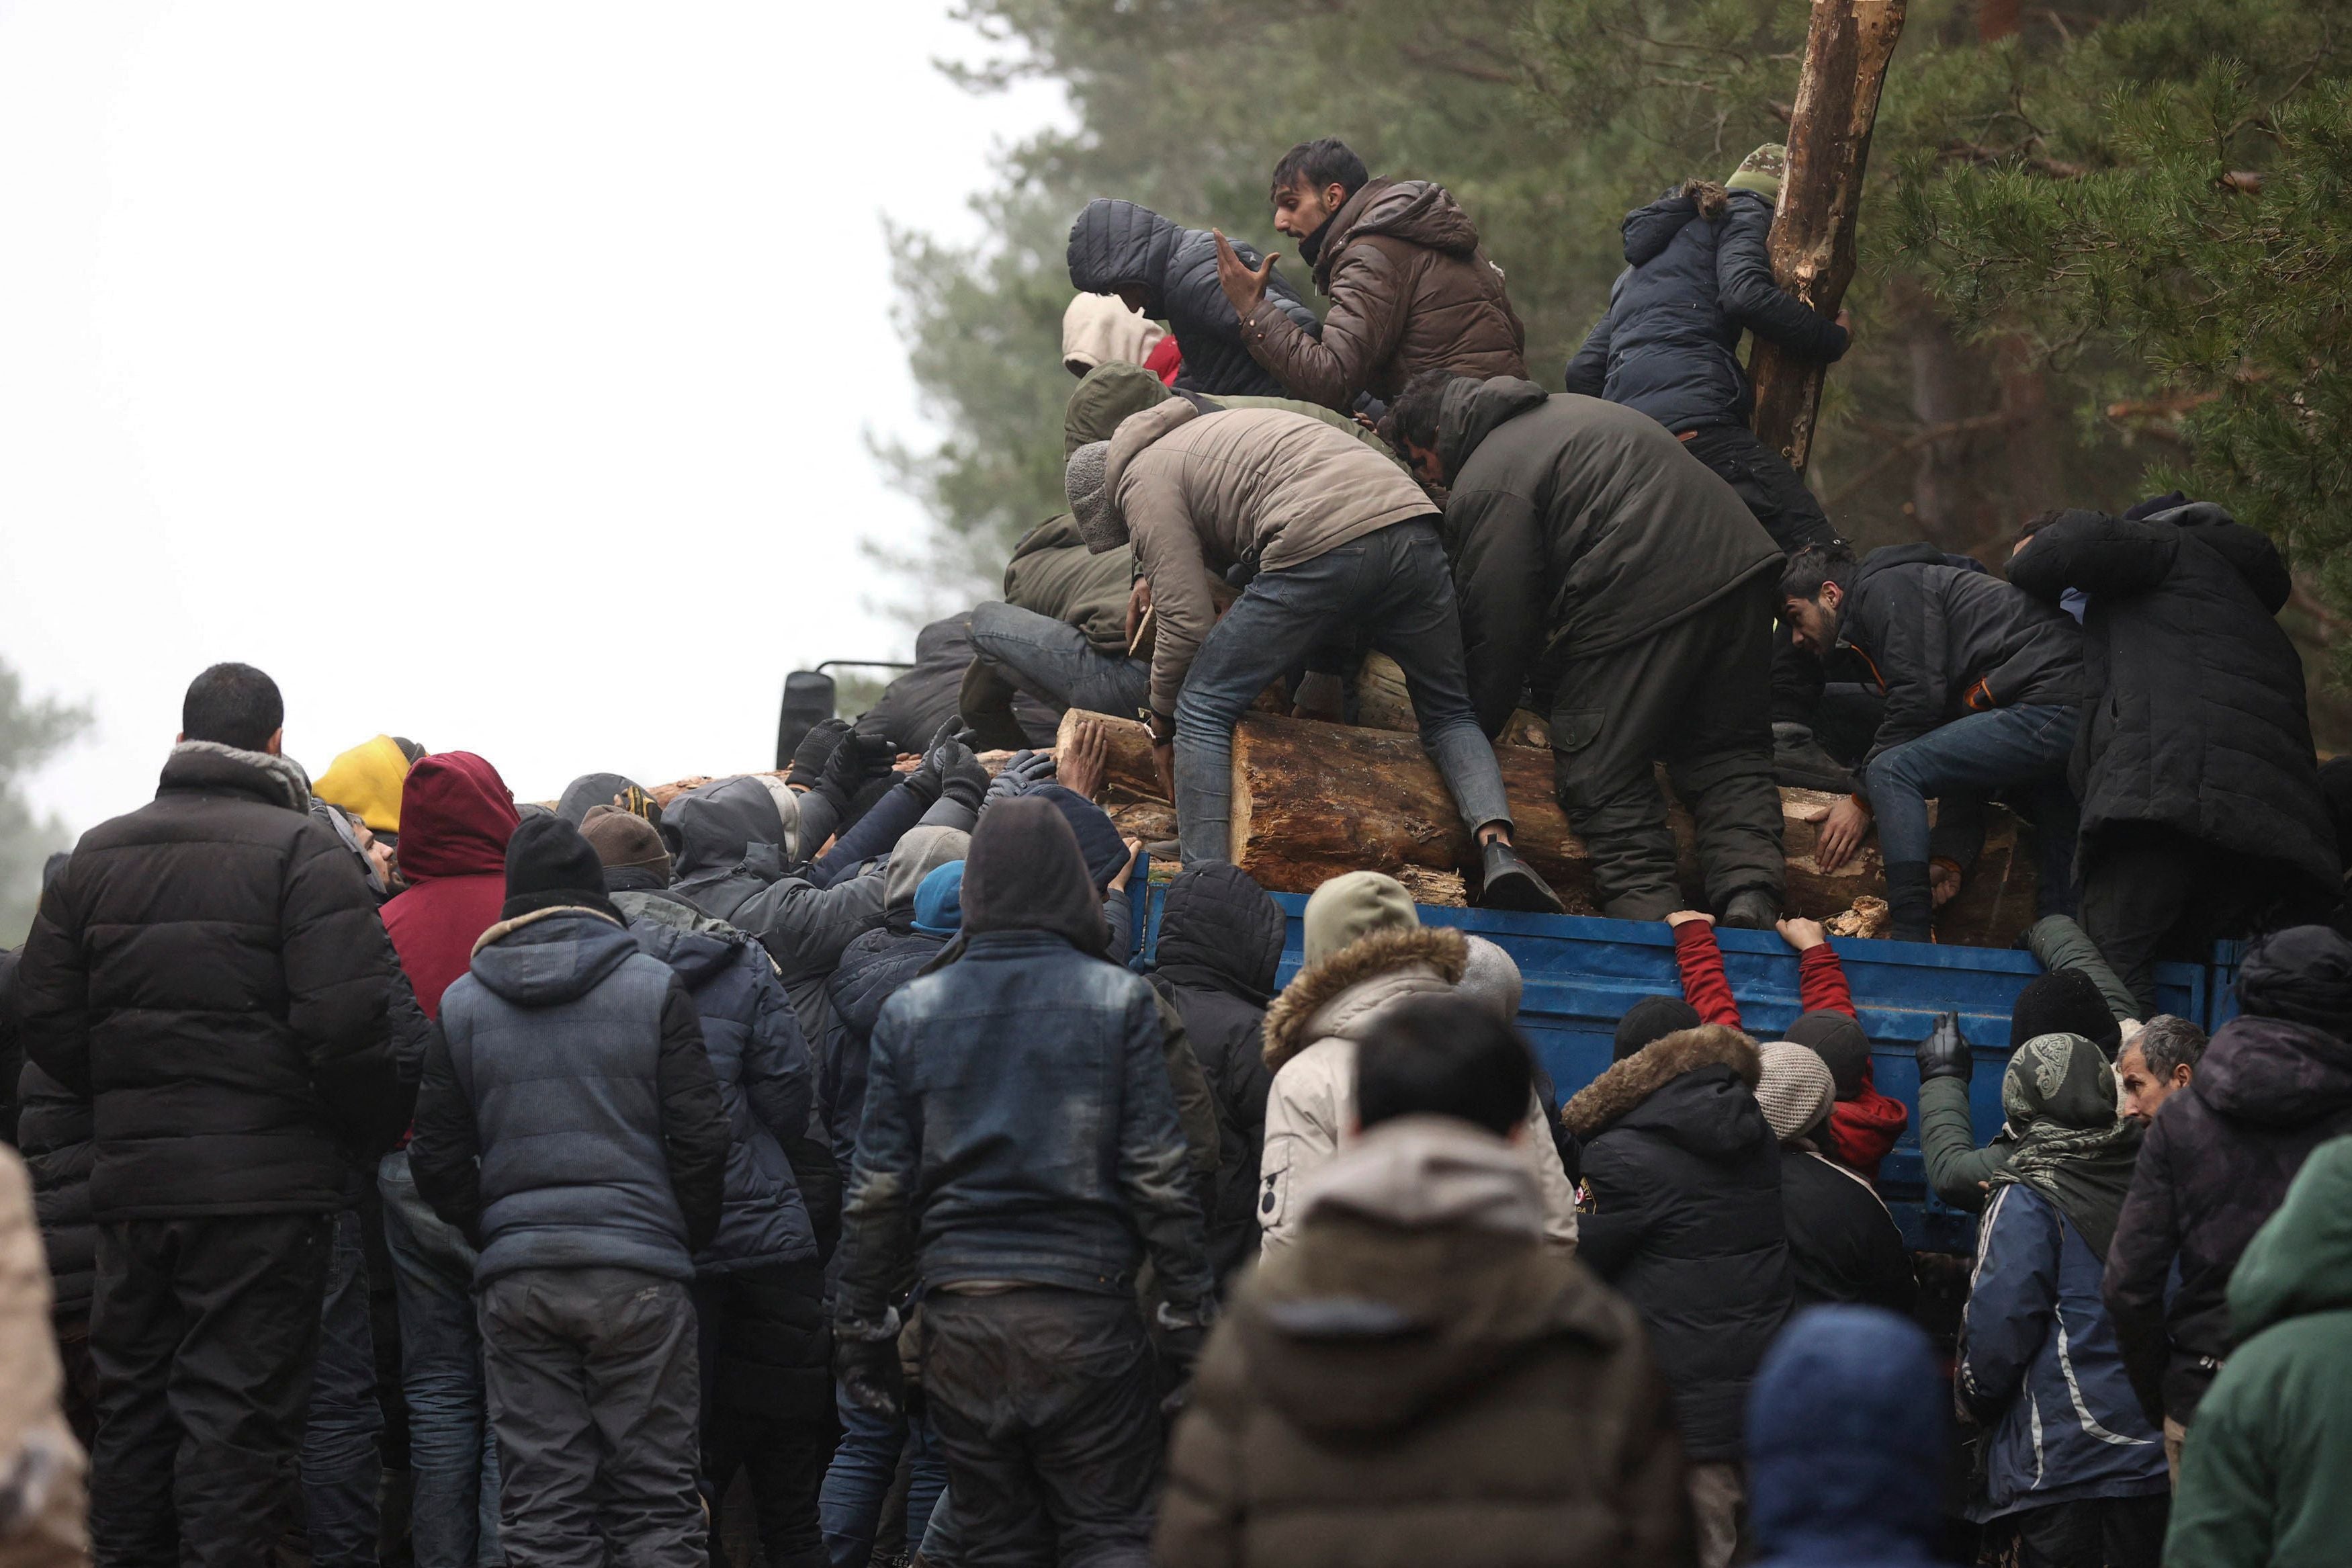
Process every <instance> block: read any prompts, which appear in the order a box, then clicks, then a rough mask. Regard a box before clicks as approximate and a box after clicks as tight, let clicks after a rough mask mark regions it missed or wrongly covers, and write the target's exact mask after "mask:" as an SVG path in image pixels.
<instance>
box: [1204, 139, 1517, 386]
mask: <svg viewBox="0 0 2352 1568" xmlns="http://www.w3.org/2000/svg"><path fill="white" fill-rule="evenodd" d="M1315 286H1316V287H1317V288H1318V289H1321V290H1322V291H1323V292H1324V294H1325V295H1326V296H1328V298H1329V300H1330V301H1331V309H1330V310H1329V312H1328V314H1326V315H1325V316H1324V318H1323V335H1322V337H1321V338H1320V339H1317V338H1313V337H1309V336H1308V335H1307V332H1306V331H1303V330H1302V329H1301V328H1300V327H1299V326H1298V324H1297V322H1296V321H1292V320H1291V319H1290V315H1289V312H1287V311H1286V310H1284V309H1283V308H1282V307H1281V306H1280V305H1279V304H1278V303H1277V302H1276V300H1275V299H1274V298H1273V297H1272V295H1271V294H1269V295H1268V296H1267V298H1265V299H1264V300H1260V301H1258V304H1257V308H1256V309H1255V310H1252V311H1251V312H1250V314H1249V316H1248V319H1247V320H1245V321H1243V323H1242V341H1243V342H1245V343H1246V344H1248V346H1249V352H1250V354H1251V356H1252V357H1254V358H1255V360H1256V361H1257V363H1260V364H1262V365H1264V366H1265V368H1266V369H1268V370H1270V371H1272V372H1273V373H1274V376H1275V379H1276V380H1277V381H1279V382H1280V383H1281V384H1282V386H1283V389H1284V390H1285V391H1286V392H1288V393H1289V394H1290V395H1291V396H1293V397H1303V398H1305V399H1307V401H1308V402H1309V403H1320V404H1323V405H1327V406H1328V407H1332V408H1340V409H1345V408H1351V407H1353V406H1354V405H1355V402H1356V397H1357V395H1359V394H1360V393H1365V392H1369V393H1370V394H1371V395H1373V396H1375V397H1381V398H1390V397H1394V396H1395V395H1397V394H1398V393H1399V392H1402V390H1404V384H1405V383H1406V382H1408V381H1411V380H1412V378H1413V376H1414V375H1415V374H1418V373H1419V372H1422V371H1424V370H1450V371H1453V372H1454V374H1457V375H1468V376H1477V377H1481V378H1483V377H1486V376H1490V375H1525V374H1528V364H1527V357H1526V350H1527V342H1528V333H1527V329H1526V328H1525V327H1523V326H1521V325H1520V324H1519V318H1518V314H1517V311H1515V310H1512V309H1511V298H1510V295H1509V294H1508V293H1507V291H1506V290H1505V289H1504V288H1503V269H1502V268H1499V267H1497V266H1496V265H1495V264H1494V263H1493V262H1492V261H1489V260H1487V259H1486V252H1485V251H1484V250H1482V249H1480V248H1479V246H1478V229H1477V226H1475V225H1474V224H1473V223H1472V222H1471V221H1470V217H1469V215H1468V214H1466V213H1465V212H1464V211H1463V210H1462V208H1461V207H1460V205H1457V204H1456V203H1455V202H1454V198H1453V196H1452V195H1448V194H1447V192H1446V190H1445V187H1444V186H1443V185H1433V184H1430V183H1429V182H1428V181H1426V180H1386V179H1382V180H1369V181H1366V182H1365V183H1364V184H1363V185H1361V186H1360V187H1359V188H1358V190H1357V191H1356V193H1355V194H1354V195H1351V196H1349V198H1348V199H1347V201H1346V202H1345V203H1343V204H1341V205H1340V208H1339V211H1338V212H1336V213H1333V214H1332V215H1331V217H1330V219H1329V221H1328V222H1327V223H1326V224H1325V225H1324V226H1323V228H1322V231H1321V233H1320V234H1319V236H1318V240H1317V249H1316V254H1315ZM1180 335H1181V334H1180ZM1191 352H1192V351H1191V349H1190V348H1189V347H1188V348H1187V349H1186V351H1185V353H1186V355H1187V357H1190V355H1191Z"/></svg>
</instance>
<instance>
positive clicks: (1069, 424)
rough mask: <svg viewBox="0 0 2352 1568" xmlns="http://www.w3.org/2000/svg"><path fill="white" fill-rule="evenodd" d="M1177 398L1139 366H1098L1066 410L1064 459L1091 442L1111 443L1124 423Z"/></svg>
mask: <svg viewBox="0 0 2352 1568" xmlns="http://www.w3.org/2000/svg"><path fill="white" fill-rule="evenodd" d="M1173 396H1175V394H1174V393H1172V392H1171V391H1169V390H1168V386H1167V384H1166V383H1164V382H1162V381H1161V380H1160V378H1159V377H1158V376H1156V375H1154V374H1151V373H1150V371H1148V370H1146V369H1144V368H1143V366H1142V365H1141V364H1140V363H1136V364H1117V363H1113V364H1104V365H1097V367H1096V368H1094V369H1093V370H1090V371H1088V372H1087V374H1086V376H1085V378H1084V379H1082V380H1081V381H1080V382H1079V383H1078V385H1077V390H1076V391H1075V392H1073V393H1071V394H1070V403H1069V406H1068V407H1067V408H1066V409H1065V410H1064V411H1063V414H1062V456H1063V457H1064V458H1068V457H1069V455H1070V454H1071V453H1073V452H1075V451H1076V450H1077V449H1078V448H1079V447H1083V446H1086V445H1087V443H1088V442H1090V441H1108V440H1109V439H1110V438H1111V433H1112V432H1113V431H1115V430H1117V429H1118V424H1119V421H1120V420H1122V419H1124V418H1126V417H1127V416H1129V415H1130V414H1140V413H1142V412H1143V411H1144V410H1145V409H1147V408H1151V407H1155V406H1157V405H1160V404H1162V403H1165V402H1167V401H1168V400H1169V399H1170V398H1171V397H1173Z"/></svg>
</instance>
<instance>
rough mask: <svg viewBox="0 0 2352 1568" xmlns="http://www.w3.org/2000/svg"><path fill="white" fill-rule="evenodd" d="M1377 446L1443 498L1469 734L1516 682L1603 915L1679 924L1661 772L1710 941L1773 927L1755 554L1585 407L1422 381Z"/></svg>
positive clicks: (1621, 411) (1762, 618) (1781, 875)
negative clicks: (1684, 808)
mask: <svg viewBox="0 0 2352 1568" xmlns="http://www.w3.org/2000/svg"><path fill="white" fill-rule="evenodd" d="M1381 433H1382V434H1383V435H1384V436H1385V437H1387V439H1388V442H1389V445H1390V446H1391V447H1394V448H1396V450H1397V451H1398V452H1399V453H1400V454H1401V455H1402V456H1404V457H1405V458H1407V460H1408V461H1410V462H1411V463H1412V466H1413V470H1414V472H1416V473H1418V474H1419V475H1420V476H1421V477H1422V479H1423V482H1424V483H1426V484H1428V485H1431V486H1438V485H1443V486H1445V487H1447V489H1448V499H1447V500H1446V504H1445V544H1446V552H1447V553H1448V554H1449V555H1451V556H1452V557H1453V561H1454V584H1455V586H1456V588H1457V590H1458V592H1459V593H1460V595H1461V597H1462V631H1463V642H1464V645H1465V658H1466V659H1467V668H1468V673H1469V686H1470V695H1471V700H1472V702H1473V704H1474V705H1475V708H1476V710H1477V721H1478V722H1479V723H1480V724H1481V725H1482V726H1483V727H1484V728H1485V730H1486V732H1487V733H1488V734H1494V733H1496V731H1500V730H1501V729H1502V727H1503V724H1504V723H1505V721H1507V720H1508V719H1509V718H1510V716H1511V710H1512V709H1513V708H1515V707H1517V705H1518V702H1519V696H1520V692H1521V691H1522V689H1526V688H1527V687H1528V684H1529V680H1530V678H1531V677H1532V679H1533V684H1534V688H1535V691H1536V700H1537V701H1538V703H1543V704H1548V705H1549V707H1550V711H1551V744H1552V754H1553V757H1554V768H1555V779H1556V784H1557V788H1558V790H1559V803H1560V806H1561V808H1562V809H1563V810H1565V811H1566V812H1567V813H1568V819H1569V823H1570V826H1573V827H1574V828H1575V829H1576V832H1577V834H1578V836H1579V837H1581V838H1582V839H1583V840H1584V842H1585V846H1586V847H1587V848H1588V849H1589V850H1590V851H1591V856H1592V868H1593V885H1594V890H1595V891H1596V892H1597V893H1598V894H1599V895H1600V899H1601V912H1602V913H1603V914H1606V915H1608V916H1610V917H1612V919H1616V920H1638V921H1659V920H1664V919H1665V918H1666V916H1667V915H1669V914H1671V913H1673V912H1674V911H1675V910H1678V909H1681V908H1683V907H1684V900H1683V895H1682V893H1681V891H1680V889H1679V888H1678V886H1677V881H1676V878H1675V839H1674V834H1673V833H1672V832H1671V831H1670V830H1669V829H1668V827H1667V826H1666V803H1665V801H1664V799H1663V798H1662V797H1661V796H1660V795H1659V794H1658V786H1657V784H1656V781H1655V779H1654V777H1653V773H1652V769H1653V767H1654V764H1655V763H1659V762H1664V763H1665V764H1666V767H1667V771H1668V775H1669V776H1670V777H1671V778H1672V779H1673V781H1674V785H1675V794H1676V795H1680V796H1681V797H1682V799H1683V801H1684V802H1685V804H1686V805H1688V806H1689V807H1690V810H1691V816H1692V818H1693V820H1694V821H1695V823H1696V826H1697V831H1698V858H1699V865H1700V867H1701V868H1702V869H1703V870H1704V872H1705V874H1706V896H1707V900H1708V902H1709V903H1710V904H1711V905H1712V906H1713V908H1714V910H1715V912H1716V913H1717V915H1719V916H1720V918H1721V920H1722V921H1723V923H1724V924H1726V925H1730V926H1744V927H1748V928H1751V929H1754V930H1759V931H1760V930H1767V929H1769V927H1770V926H1771V925H1772V923H1773V921H1775V920H1777V919H1778V918H1779V916H1780V903H1781V895H1782V892H1783V889H1784V885H1785V880H1786V877H1787V870H1788V868H1787V864H1786V862H1785V861H1784V860H1783V858H1782V856H1781V844H1780V820H1781V814H1780V791H1779V790H1778V788H1777V787H1775V785H1774V784H1773V780H1772V730H1771V723H1770V716H1769V715H1770V695H1771V692H1770V685H1771V668H1772V608H1773V579H1774V574H1776V573H1777V572H1778V570H1779V568H1780V559H1781V557H1780V547H1779V546H1778V545H1776V544H1774V543H1773V542H1772V538H1771V536H1770V535H1769V534H1768V533H1766V532H1765V531H1764V529H1763V527H1762V525H1761V524H1759V523H1758V522H1757V521H1756V519H1755V518H1754V517H1752V516H1750V515H1749V513H1748V508H1747V507H1746V506H1745V505H1743V504H1742V503H1741V501H1740V499H1739V497H1738V495H1737V494H1736V493H1735V492H1734V491H1733V490H1732V489H1731V487H1730V486H1729V485H1727V484H1725V483H1724V482H1723V481H1722V480H1721V479H1717V477H1716V476H1715V475H1713V474H1712V473H1709V472H1708V471H1707V470H1706V468H1705V467H1703V466H1702V465H1700V464H1698V463H1696V462H1694V461H1693V460H1692V459H1691V457H1690V455H1689V454H1688V453H1687V452H1685V451H1684V450H1683V448H1682V444H1681V443H1680V442H1678V441H1676V440H1675V438H1674V437H1673V436H1672V435H1671V434H1669V433H1668V432H1667V430H1666V428H1665V426H1662V425H1660V424H1659V423H1658V422H1657V421H1656V420H1654V419H1652V418H1650V417H1649V416H1647V415H1644V414H1641V413H1638V412H1636V411H1635V410H1633V409H1631V408H1624V407H1621V406H1619V405H1616V404H1613V403H1604V402H1602V401H1601V400H1600V399H1599V398H1594V397H1580V396H1576V395H1570V394H1561V395H1558V396H1551V395H1547V394H1546V393H1545V392H1544V390H1543V389H1542V388H1541V387H1539V386H1537V385H1536V384H1534V383H1532V382H1527V381H1520V380H1518V379H1517V378H1515V377H1509V376H1498V377H1496V378H1495V379H1494V380H1492V381H1483V382H1482V381H1473V380H1471V379H1469V378H1467V377H1465V376H1458V375H1453V374H1448V373H1446V372H1444V371H1427V372H1424V373H1423V374H1420V375H1416V376H1414V377H1413V378H1412V383H1411V384H1409V385H1407V386H1406V388H1405V390H1404V392H1403V394H1402V395H1401V396H1399V397H1398V399H1397V400H1396V402H1395V403H1393V404H1391V405H1390V408H1389V417H1388V421H1387V423H1386V424H1384V425H1383V426H1381ZM1416 702H1418V699H1416Z"/></svg>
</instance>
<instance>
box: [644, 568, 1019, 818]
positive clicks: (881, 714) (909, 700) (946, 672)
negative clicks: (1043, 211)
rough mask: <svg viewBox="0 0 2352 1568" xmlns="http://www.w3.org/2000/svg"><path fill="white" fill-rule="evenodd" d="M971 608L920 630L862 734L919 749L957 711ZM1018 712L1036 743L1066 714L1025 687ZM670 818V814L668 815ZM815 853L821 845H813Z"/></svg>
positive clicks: (863, 718)
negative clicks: (908, 664)
mask: <svg viewBox="0 0 2352 1568" xmlns="http://www.w3.org/2000/svg"><path fill="white" fill-rule="evenodd" d="M971 658H972V653H971V611H970V610H965V611H962V612H961V613H960V614H957V615H952V616H948V617H947V618H945V619H944V620H937V621H933V622H932V623H931V624H930V625H929V626H925V627H924V628H923V629H922V630H921V631H919V632H917V633H916V634H915V668H912V669H910V670H908V671H907V672H906V673H905V674H904V675H901V676H899V677H898V679H896V680H893V681H892V682H891V683H890V684H889V685H887V686H886V687H884V688H883V689H882V696H881V700H879V701H877V702H876V703H875V704H874V706H873V707H871V708H869V709H867V710H866V711H865V712H864V713H862V714H860V715H858V719H857V729H858V731H859V733H861V734H867V735H887V736H888V737H889V739H890V743H891V744H892V745H894V746H896V747H898V750H899V751H900V752H921V751H922V750H923V749H924V748H925V747H926V746H929V744H930V743H931V737H932V736H933V735H935V734H937V733H938V732H939V729H940V725H942V724H944V723H946V722H947V721H949V720H950V719H952V718H954V717H955V716H956V701H957V697H958V694H959V693H960V692H961V690H962V689H963V672H964V671H965V669H967V668H970V667H971ZM1013 718H1014V719H1016V720H1018V721H1020V724H1021V728H1022V730H1023V731H1025V732H1026V733H1027V735H1028V737H1029V743H1030V744H1031V745H1033V746H1050V745H1052V744H1053V743H1054V737H1055V734H1056V733H1057V732H1058V730H1059V726H1060V724H1061V715H1060V714H1058V713H1056V712H1055V711H1054V710H1052V709H1050V708H1048V707H1046V706H1045V704H1044V703H1042V702H1040V701H1038V700H1036V699H1035V698H1034V697H1032V696H1030V695H1028V693H1026V692H1023V693H1021V694H1020V695H1018V696H1016V697H1014V698H1013ZM665 820H667V818H665ZM808 849H809V851H810V852H811V853H812V854H814V852H815V850H816V846H815V845H814V844H812V845H809V846H808Z"/></svg>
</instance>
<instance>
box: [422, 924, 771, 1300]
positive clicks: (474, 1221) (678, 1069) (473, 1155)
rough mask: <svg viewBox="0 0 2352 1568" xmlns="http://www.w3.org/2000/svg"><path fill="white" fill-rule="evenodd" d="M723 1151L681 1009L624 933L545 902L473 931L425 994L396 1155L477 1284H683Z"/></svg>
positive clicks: (704, 1227) (652, 962) (714, 1203)
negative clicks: (522, 1272) (408, 1117)
mask: <svg viewBox="0 0 2352 1568" xmlns="http://www.w3.org/2000/svg"><path fill="white" fill-rule="evenodd" d="M730 1142H731V1141H730V1137H729V1132H728V1123H727V1115H726V1111H725V1110H724V1108H723V1105H722V1102H721V1100H720V1099H719V1081H718V1079H717V1077H716V1076H715V1074H714V1073H713V1071H712V1068H711V1065H710V1056H709V1052H708V1051H706V1050H705V1049H704V1048H703V1043H702V1028H701V1025H700V1023H699V1022H698V1019H697V1017H696V1016H695V1009H694V1003H693V1001H692V999H691V998H689V997H688V994H687V992H686V987H685V985H684V984H683V983H681V982H680V980H679V979H678V977H677V975H676V974H674V973H671V971H670V969H669V966H668V965H667V964H666V963H662V962H661V961H660V960H659V959H656V958H649V957H647V956H646V954H645V953H644V952H641V951H639V949H638V946H637V943H636V941H635V938H633V937H632V936H631V935H630V934H629V932H628V931H627V930H626V929H625V928H624V927H622V926H621V925H620V924H619V923H618V922H617V921H614V920H613V919H612V918H611V917H610V916H609V915H604V914H602V913H599V912H597V911H596V910H589V909H583V908H574V907H571V906H564V905H559V906H556V907H553V908H550V909H543V910H533V911H531V912H530V913H528V914H524V915H520V916H518V917H517V918H515V919H513V920H509V921H499V923H498V924H497V925H494V926H492V927H491V928H490V929H489V930H488V931H485V932H483V933H482V940H481V943H480V945H479V946H478V948H477V949H476V950H475V952H474V965H473V968H472V969H471V970H469V971H468V972H467V973H465V974H464V975H462V976H460V977H459V978H458V979H457V982H456V984H452V985H451V986H450V987H449V990H448V992H447V994H445V995H444V996H443V997H442V999H441V1031H440V1034H439V1035H438V1036H437V1037H436V1039H435V1041H434V1044H433V1049H432V1052H431V1054H430V1055H429V1056H427V1057H426V1058H425V1083H424V1087H423V1088H422V1089H420V1090H419V1091H418V1094H417V1098H416V1132H415V1137H414V1138H413V1139H412V1140H411V1142H410V1143H409V1146H408V1163H409V1169H410V1170H411V1171H412V1172H414V1173H415V1177H416V1190H417V1191H418V1192H419V1193H420V1194H423V1195H424V1197H425V1201H426V1202H427V1203H429V1204H431V1205H433V1209H434V1212H435V1213H436V1214H438V1215H440V1216H441V1217H442V1218H443V1219H444V1220H446V1221H447V1222H448V1223H449V1224H451V1225H453V1226H457V1228H458V1229H460V1230H462V1231H464V1232H465V1233H466V1237H467V1240H468V1241H470V1242H472V1243H473V1244H474V1246H475V1247H476V1249H477V1250H478V1252H479V1253H480V1254H481V1256H480V1258H479V1259H478V1261H477V1262H476V1264H475V1267H474V1282H475V1284H476V1285H478V1286H479V1285H485V1284H488V1282H489V1281H491V1280H493V1279H498V1278H499V1276H501V1275H504V1274H509V1273H512V1272H513V1271H515V1270H516V1269H520V1268H631V1269H636V1270H638V1271H640V1272H643V1273H646V1274H655V1275H659V1276H661V1277H662V1278H664V1279H678V1280H691V1279H693V1278H694V1262H693V1255H694V1254H696V1253H698V1252H700V1251H702V1250H703V1249H704V1248H705V1247H709V1246H710V1244H711V1242H712V1240H713V1239H714V1238H715V1237H716V1236H717V1234H718V1230H719V1217H720V1213H721V1206H722V1205H723V1203H724V1201H725V1197H726V1187H727V1161H728V1152H729V1146H730ZM477 1160H478V1161H479V1164H478V1166H477V1163H476V1162H477Z"/></svg>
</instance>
